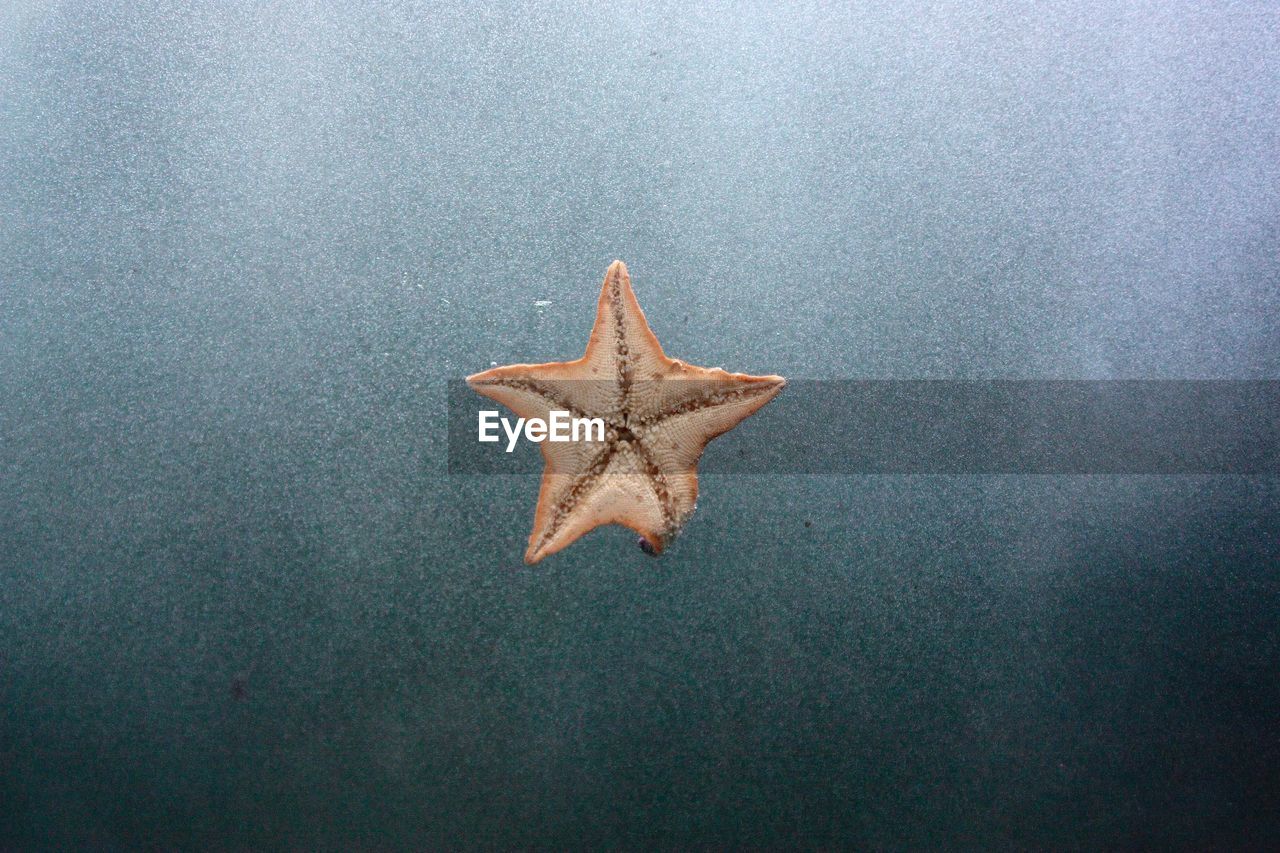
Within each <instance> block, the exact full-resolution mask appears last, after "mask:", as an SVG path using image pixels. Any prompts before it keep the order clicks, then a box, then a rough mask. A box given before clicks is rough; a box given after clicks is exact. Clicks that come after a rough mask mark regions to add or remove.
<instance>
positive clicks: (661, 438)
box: [633, 368, 786, 478]
mask: <svg viewBox="0 0 1280 853" xmlns="http://www.w3.org/2000/svg"><path fill="white" fill-rule="evenodd" d="M695 369H696V370H703V371H704V373H706V374H707V375H708V377H709V378H705V379H697V380H690V381H687V382H655V383H652V385H653V391H652V392H651V393H652V394H654V395H659V396H660V397H661V399H659V400H658V401H656V402H654V403H652V404H651V405H650V406H649V407H647V410H648V411H650V412H653V413H654V414H651V415H649V416H648V417H647V418H646V417H641V418H639V419H637V420H635V421H633V422H634V427H633V428H634V429H635V430H636V432H637V434H638V435H639V436H640V437H641V438H642V439H643V440H644V442H645V446H646V447H647V448H648V450H649V452H650V454H651V455H652V457H653V459H654V461H655V462H656V463H657V464H658V465H659V466H660V467H661V468H662V469H663V470H668V471H679V470H688V471H690V472H693V475H694V477H695V478H696V476H697V474H696V466H697V464H698V460H699V459H700V458H701V456H702V452H703V451H704V450H705V449H706V446H707V445H708V444H709V443H710V442H711V440H712V439H714V438H715V437H716V436H719V435H723V434H724V433H726V432H728V431H729V430H731V429H733V428H734V427H735V426H737V425H738V424H740V423H741V422H742V421H744V420H746V419H747V418H748V417H750V416H751V415H753V414H755V413H756V412H757V411H759V410H760V409H761V408H762V407H763V406H764V405H765V404H766V403H768V402H769V401H770V400H772V399H773V398H774V397H776V396H777V395H778V394H779V393H780V392H781V391H782V389H783V387H784V386H785V385H786V380H784V379H783V378H782V377H781V376H748V375H746V374H742V373H726V372H725V371H723V370H719V369H717V370H715V371H710V370H705V369H704V368H695Z"/></svg>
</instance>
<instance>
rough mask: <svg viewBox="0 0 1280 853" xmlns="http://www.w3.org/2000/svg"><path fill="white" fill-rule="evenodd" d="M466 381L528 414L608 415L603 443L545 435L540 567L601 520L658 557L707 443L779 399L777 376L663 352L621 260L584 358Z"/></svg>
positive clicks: (609, 278) (499, 370)
mask: <svg viewBox="0 0 1280 853" xmlns="http://www.w3.org/2000/svg"><path fill="white" fill-rule="evenodd" d="M467 384H469V385H470V386H471V387H472V388H473V389H475V390H476V391H478V392H479V393H481V394H483V395H485V396H486V397H490V398H492V399H494V400H497V401H498V402H499V403H502V404H503V405H505V406H507V407H508V408H509V409H511V410H512V411H513V412H515V413H516V415H517V416H519V417H522V418H526V419H529V418H540V419H542V420H544V421H545V420H548V416H549V414H550V412H552V411H566V412H569V413H570V414H571V415H572V416H573V417H575V418H578V417H587V418H601V419H602V420H603V421H604V424H605V435H604V441H598V440H597V441H594V442H592V441H585V440H584V441H574V442H561V443H556V442H551V441H543V442H542V455H543V459H544V461H545V463H546V467H545V469H544V471H543V475H542V488H541V490H540V491H539V493H538V506H537V510H536V511H535V513H534V518H533V532H532V533H531V534H530V535H529V547H528V549H527V550H526V551H525V554H524V559H525V562H527V563H536V562H538V561H539V560H541V559H542V558H543V557H545V556H547V555H548V554H554V553H556V552H557V551H559V550H560V549H562V548H565V547H566V546H568V545H569V544H571V543H572V542H574V541H575V540H577V539H578V538H579V537H581V536H582V535H584V534H586V533H587V532H589V531H591V530H593V529H595V528H596V527H599V526H601V525H604V524H621V525H623V526H625V527H629V528H631V529H632V530H634V531H635V532H636V533H638V534H640V536H641V543H642V545H645V546H646V548H645V550H647V551H649V552H650V553H654V554H657V553H661V552H662V550H663V549H664V548H665V547H666V546H667V544H668V543H669V542H670V541H671V539H672V538H673V537H674V536H675V535H676V534H677V533H678V532H679V531H680V528H681V527H683V526H684V523H685V522H686V521H687V520H688V519H689V516H690V515H691V514H692V513H693V510H694V505H695V504H696V502H697V498H698V470H697V466H698V459H699V458H700V457H701V456H702V451H703V449H704V448H706V446H707V443H708V442H710V441H711V439H713V438H715V437H716V436H718V435H720V434H722V433H725V432H728V431H729V430H731V429H733V428H734V427H735V426H737V425H738V423H739V422H740V421H742V420H743V419H745V418H747V417H749V416H750V415H751V414H753V413H754V412H755V411H756V410H757V409H759V408H760V407H761V406H763V405H764V404H765V403H767V402H769V401H770V400H772V399H773V398H774V397H775V396H777V394H778V392H779V391H781V390H782V386H783V385H784V384H785V381H784V380H783V378H782V377H781V376H748V375H746V374H743V373H728V372H726V371H724V370H721V369H720V368H718V367H716V368H706V367H694V366H693V365H690V364H685V363H684V362H682V361H679V360H678V359H673V358H667V356H666V354H665V353H663V351H662V345H661V344H659V343H658V339H657V338H656V337H655V336H654V334H653V331H652V330H650V328H649V324H648V322H647V321H646V320H645V317H644V312H643V311H641V310H640V303H639V302H637V301H636V296H635V293H634V292H632V290H631V276H630V275H628V273H627V267H626V265H625V264H624V263H622V261H614V262H613V263H612V264H611V265H610V266H609V271H608V272H607V273H605V277H604V287H603V288H601V290H600V300H599V303H598V306H597V308H596V323H595V327H594V328H593V329H592V330H591V338H590V340H588V341H587V351H586V353H585V354H584V355H583V356H582V358H580V359H578V360H576V361H553V362H548V363H546V364H510V365H507V366H505V367H495V368H493V369H491V370H486V371H484V372H483V373H477V374H475V375H473V376H469V377H467Z"/></svg>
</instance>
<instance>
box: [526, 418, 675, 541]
mask: <svg viewBox="0 0 1280 853" xmlns="http://www.w3.org/2000/svg"><path fill="white" fill-rule="evenodd" d="M645 456H646V454H645V453H644V452H643V451H641V450H639V449H638V448H637V447H636V446H635V445H632V444H630V443H622V444H620V445H618V446H617V449H616V451H614V452H605V453H603V454H601V456H600V457H599V458H598V459H597V460H595V464H594V465H592V466H590V467H589V468H588V469H587V470H586V472H585V473H582V474H579V475H577V476H573V475H569V474H560V473H556V472H553V471H552V470H551V469H550V468H548V470H547V471H546V473H545V474H544V475H543V478H542V488H541V492H540V494H539V496H538V511H537V514H536V515H535V517H534V524H533V532H532V533H531V534H530V535H529V547H528V549H527V550H526V551H525V555H524V558H525V562H527V563H536V562H538V561H539V560H541V559H542V558H543V557H546V556H548V555H550V554H554V553H556V552H557V551H559V550H561V549H563V548H566V547H568V546H569V545H571V544H572V543H573V542H575V541H577V540H578V539H579V538H581V537H582V536H584V535H586V534H587V533H589V532H591V531H592V530H594V529H595V528H597V527H600V526H602V525H606V524H621V525H623V526H624V527H628V528H630V529H631V530H633V531H635V532H636V533H638V534H640V536H642V537H644V539H645V540H646V541H647V542H648V543H649V544H650V545H651V546H652V547H653V549H654V551H655V552H661V551H662V549H663V548H665V547H666V545H667V543H668V542H669V541H670V540H671V537H672V536H674V535H675V533H676V532H678V531H679V529H680V527H682V526H683V524H684V522H685V520H686V519H687V518H688V516H689V514H690V513H691V512H692V511H693V504H694V500H695V499H696V497H697V486H696V478H695V483H694V488H693V492H692V493H689V491H688V489H687V487H686V485H687V484H681V483H679V482H674V481H671V480H669V479H668V478H667V477H665V476H664V475H663V474H662V473H661V472H659V471H656V470H655V468H654V465H653V463H652V461H650V460H647V459H646V458H645Z"/></svg>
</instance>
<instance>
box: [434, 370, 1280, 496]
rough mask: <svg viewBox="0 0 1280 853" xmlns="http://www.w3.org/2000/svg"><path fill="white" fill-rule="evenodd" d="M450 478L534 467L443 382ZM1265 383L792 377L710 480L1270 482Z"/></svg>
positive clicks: (1273, 437)
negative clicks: (1163, 478)
mask: <svg viewBox="0 0 1280 853" xmlns="http://www.w3.org/2000/svg"><path fill="white" fill-rule="evenodd" d="M448 406H449V471H450V473H456V474H489V473H493V474H512V473H525V472H537V471H541V470H542V467H543V461H542V456H541V454H540V453H539V452H538V448H537V447H536V446H534V445H532V444H531V443H530V442H527V441H524V440H521V441H520V442H519V445H518V446H517V448H516V449H515V451H514V452H511V453H507V452H505V444H506V442H505V439H504V440H503V441H501V442H498V443H487V444H482V443H480V442H479V441H477V422H478V413H479V412H480V410H482V409H484V410H498V411H500V412H501V414H502V415H503V416H505V417H508V418H511V419H512V420H514V416H513V415H511V413H510V412H508V411H507V410H506V409H505V408H503V407H501V406H499V405H498V404H497V403H495V402H493V401H492V400H489V399H486V398H484V397H481V396H480V395H478V394H476V393H475V392H474V391H472V390H471V389H470V388H468V387H467V386H466V384H465V383H464V382H462V381H461V380H457V381H450V383H449V391H448ZM1278 448H1280V381H1275V380H1163V379H1162V380H1102V381H1095V380H1087V381H1086V380H963V381H957V380H801V381H791V382H789V383H788V385H787V387H786V388H785V389H784V390H783V392H782V394H781V395H780V396H779V397H778V398H777V399H776V400H774V401H773V402H772V403H770V404H768V405H767V406H765V407H764V408H763V409H761V410H760V411H759V412H758V413H757V414H755V415H754V416H752V417H751V418H749V419H748V420H746V421H744V422H743V423H742V424H740V425H739V426H738V427H737V428H736V429H734V430H732V431H730V432H729V433H727V434H725V435H723V436H721V437H720V438H717V439H716V440H715V441H713V442H712V443H711V445H710V446H709V447H708V449H707V452H706V454H705V456H704V457H703V460H702V463H701V465H700V468H699V470H700V471H702V472H703V473H708V474H726V473H740V474H1241V475H1267V476H1271V475H1276V474H1280V450H1278Z"/></svg>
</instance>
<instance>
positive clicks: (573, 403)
mask: <svg viewBox="0 0 1280 853" xmlns="http://www.w3.org/2000/svg"><path fill="white" fill-rule="evenodd" d="M592 384H593V385H598V383H592ZM467 385H469V386H471V389H472V390H473V391H476V392H477V393H479V394H483V395H484V396H486V397H488V398H489V399H491V400H497V401H498V402H499V403H501V404H502V405H504V406H506V407H507V408H508V409H510V410H511V411H513V412H515V413H516V414H517V415H519V416H520V417H522V418H546V417H547V414H548V413H549V412H550V411H551V410H552V409H559V410H561V411H567V412H569V413H570V414H572V415H573V416H574V417H582V416H583V415H584V412H583V410H582V407H581V405H580V402H579V401H580V399H581V390H582V388H583V382H582V365H581V362H579V361H550V362H547V363H545V364H508V365H506V366H504V367H494V368H491V369H489V370H485V371H483V372H481V373H473V374H472V375H470V376H468V377H467ZM608 390H609V389H608V388H607V387H605V386H603V385H599V388H598V391H601V392H604V393H607V392H608Z"/></svg>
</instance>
